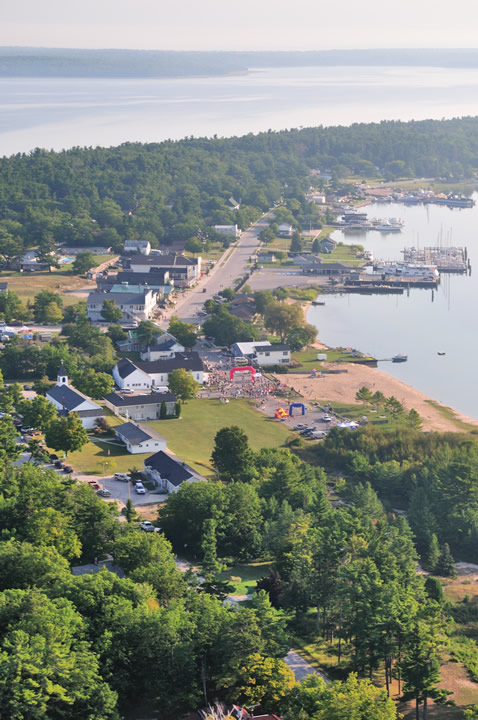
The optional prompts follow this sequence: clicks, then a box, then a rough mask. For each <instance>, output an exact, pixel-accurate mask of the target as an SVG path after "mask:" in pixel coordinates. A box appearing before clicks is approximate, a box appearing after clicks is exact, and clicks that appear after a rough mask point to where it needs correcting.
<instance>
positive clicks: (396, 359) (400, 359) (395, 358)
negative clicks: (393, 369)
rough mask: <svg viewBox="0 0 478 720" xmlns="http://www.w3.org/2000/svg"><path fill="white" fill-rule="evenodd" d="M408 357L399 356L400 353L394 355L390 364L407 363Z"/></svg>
mask: <svg viewBox="0 0 478 720" xmlns="http://www.w3.org/2000/svg"><path fill="white" fill-rule="evenodd" d="M407 360H408V355H401V354H400V353H399V354H398V355H394V356H393V358H392V362H397V363H398V362H407Z"/></svg>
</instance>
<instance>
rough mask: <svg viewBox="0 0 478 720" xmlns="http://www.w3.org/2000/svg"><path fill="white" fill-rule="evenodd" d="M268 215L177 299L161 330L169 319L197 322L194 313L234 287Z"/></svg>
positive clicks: (164, 318)
mask: <svg viewBox="0 0 478 720" xmlns="http://www.w3.org/2000/svg"><path fill="white" fill-rule="evenodd" d="M268 215H269V213H266V214H265V215H263V216H262V217H261V218H260V220H258V221H257V222H256V223H255V224H254V225H252V227H251V228H249V230H246V231H245V232H243V233H242V235H241V237H240V238H239V241H238V242H237V244H236V245H234V246H233V247H231V248H229V250H226V252H225V253H224V254H223V255H222V257H221V258H220V259H219V260H218V261H217V263H216V265H215V266H214V268H213V269H212V270H211V271H210V272H209V274H208V275H205V276H204V277H202V278H201V280H200V281H199V282H198V284H197V285H196V287H194V288H192V289H191V290H188V291H187V292H186V293H185V295H184V297H182V298H181V297H180V298H179V299H178V301H177V303H176V305H175V306H174V308H173V309H170V310H168V311H167V316H166V317H163V319H162V321H161V323H160V324H161V327H164V328H167V326H168V325H169V318H170V317H171V315H178V317H180V318H181V320H185V321H187V322H194V323H198V322H200V320H201V318H200V317H199V316H198V314H197V313H198V310H201V309H202V306H203V305H204V303H205V302H206V300H209V299H210V298H212V297H213V295H217V293H218V292H219V291H220V290H223V289H224V288H227V287H231V286H232V285H234V282H235V281H236V280H237V279H238V278H240V277H242V276H243V275H244V274H245V273H246V272H247V269H248V262H249V258H250V257H251V255H254V253H255V252H256V250H257V248H258V246H259V244H260V240H259V237H258V236H259V233H260V232H261V230H263V229H264V228H265V227H267V226H268Z"/></svg>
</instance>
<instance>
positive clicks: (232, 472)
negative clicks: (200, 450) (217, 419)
mask: <svg viewBox="0 0 478 720" xmlns="http://www.w3.org/2000/svg"><path fill="white" fill-rule="evenodd" d="M211 461H212V463H213V465H214V467H215V468H216V469H217V471H218V473H219V475H220V476H221V477H223V478H224V479H228V480H230V479H232V478H239V477H240V476H241V475H242V474H243V473H244V471H247V470H248V469H249V468H250V465H251V464H252V463H253V453H252V450H251V449H250V447H249V440H248V437H247V435H246V433H245V432H244V430H241V428H239V427H237V425H231V426H230V427H224V428H222V430H219V431H218V432H217V433H216V437H215V438H214V449H213V452H212V455H211Z"/></svg>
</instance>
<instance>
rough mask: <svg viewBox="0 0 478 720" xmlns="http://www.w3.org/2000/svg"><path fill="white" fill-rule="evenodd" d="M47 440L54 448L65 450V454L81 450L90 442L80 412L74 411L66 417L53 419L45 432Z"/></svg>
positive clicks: (49, 445)
mask: <svg viewBox="0 0 478 720" xmlns="http://www.w3.org/2000/svg"><path fill="white" fill-rule="evenodd" d="M45 442H46V444H47V445H48V447H51V448H53V449H54V450H63V452H64V453H65V455H68V453H69V452H74V451H75V450H81V448H82V447H83V446H84V445H86V444H87V442H88V435H87V432H86V430H85V428H84V427H83V425H82V424H81V419H80V417H79V415H78V413H75V412H72V413H69V414H68V416H67V417H66V418H58V420H53V421H52V422H51V423H50V424H49V425H48V428H47V430H46V432H45Z"/></svg>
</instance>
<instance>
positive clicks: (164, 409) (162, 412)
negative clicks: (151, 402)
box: [159, 400, 168, 420]
mask: <svg viewBox="0 0 478 720" xmlns="http://www.w3.org/2000/svg"><path fill="white" fill-rule="evenodd" d="M159 417H160V418H161V420H165V419H166V418H167V417H168V408H167V407H166V401H165V400H163V402H162V403H161V407H160V409H159Z"/></svg>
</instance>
